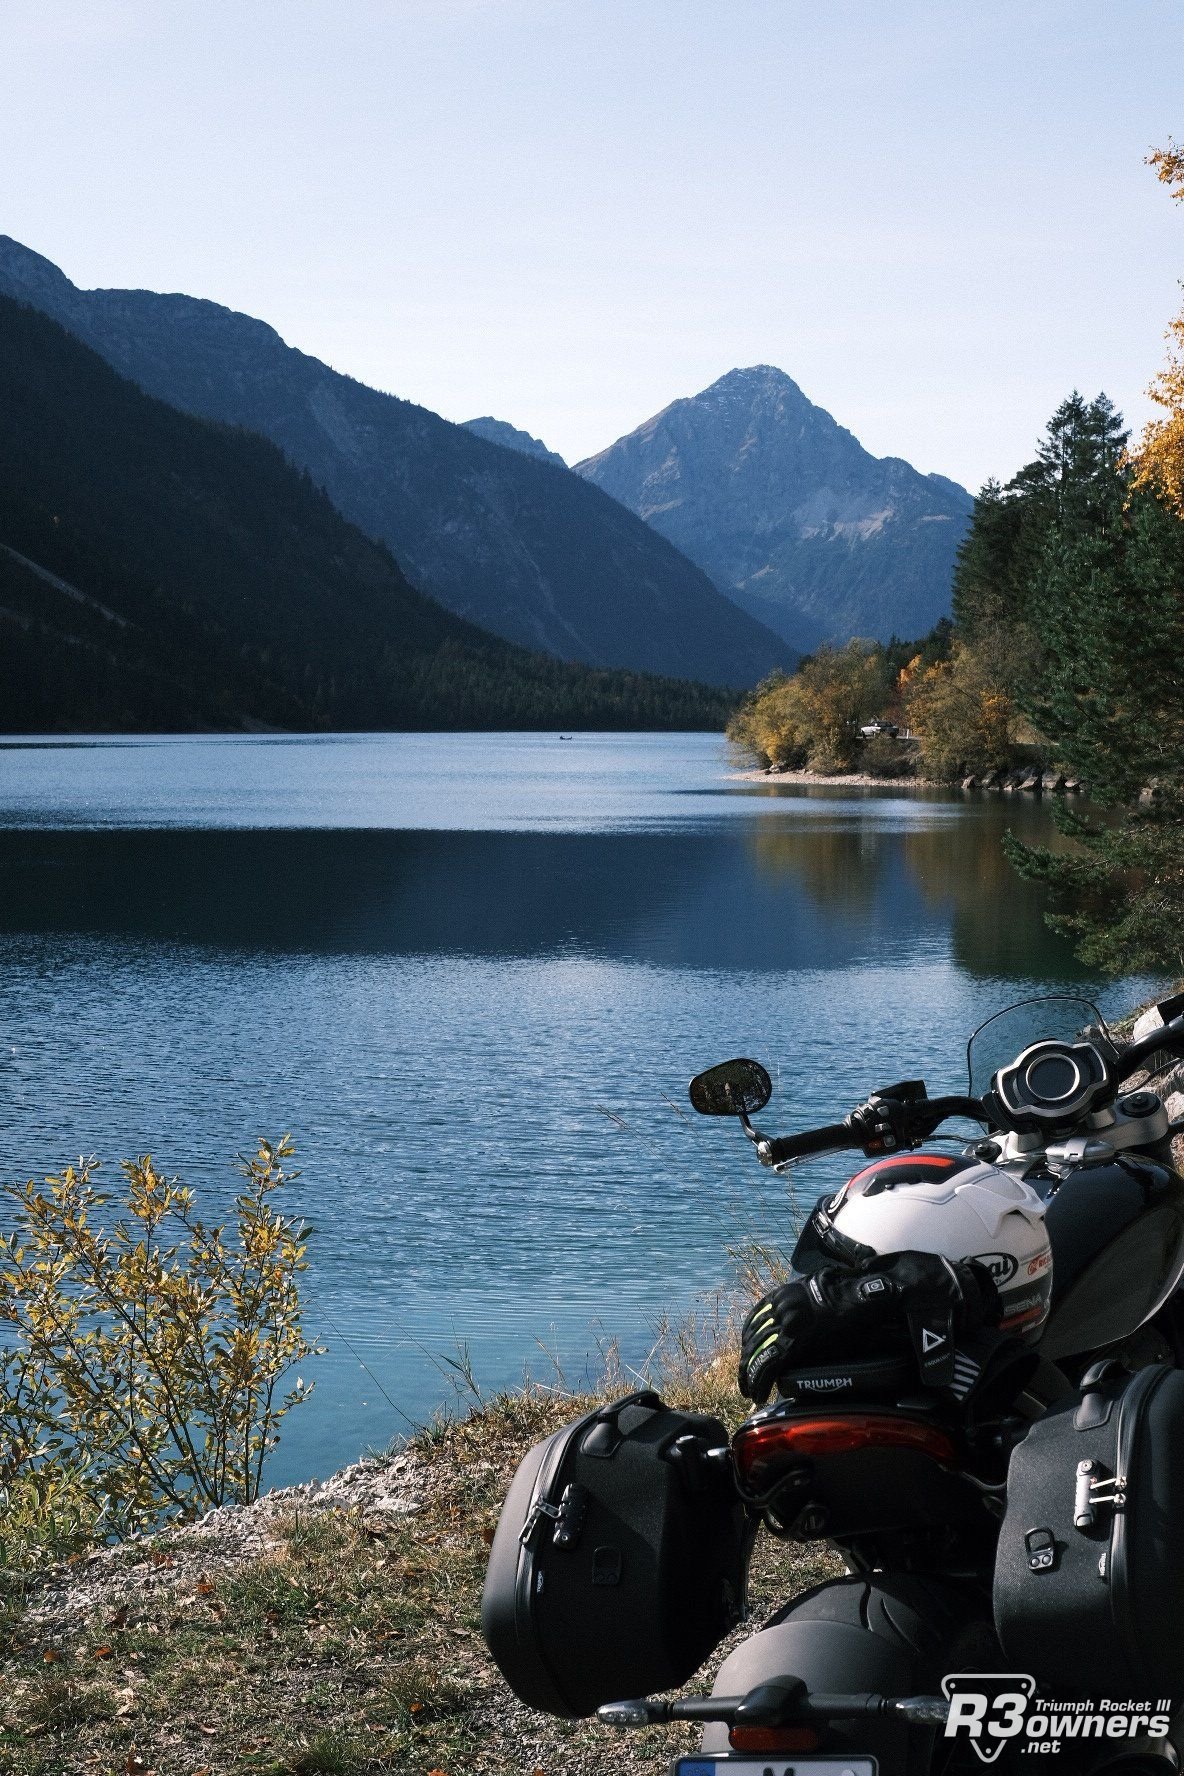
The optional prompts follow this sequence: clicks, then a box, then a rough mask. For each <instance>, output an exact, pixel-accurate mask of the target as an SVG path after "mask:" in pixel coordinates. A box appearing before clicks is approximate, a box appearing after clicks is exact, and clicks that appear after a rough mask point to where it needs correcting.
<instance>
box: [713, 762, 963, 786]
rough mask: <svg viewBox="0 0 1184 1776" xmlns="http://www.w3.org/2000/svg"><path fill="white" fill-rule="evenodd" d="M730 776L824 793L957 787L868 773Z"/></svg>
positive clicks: (748, 773) (758, 771)
mask: <svg viewBox="0 0 1184 1776" xmlns="http://www.w3.org/2000/svg"><path fill="white" fill-rule="evenodd" d="M728 775H729V776H730V777H731V778H732V779H733V781H735V782H738V783H794V784H801V785H804V786H806V787H810V786H814V785H817V786H819V787H821V788H823V789H894V790H909V789H945V790H949V789H951V788H952V787H956V786H955V785H951V784H948V783H938V782H936V781H935V780H934V779H933V778H931V777H871V776H869V775H868V773H867V772H866V771H844V772H840V773H839V774H838V775H837V776H835V777H827V776H823V774H822V773H821V772H820V771H765V770H761V769H760V768H759V767H753V769H752V770H748V771H737V770H733V771H730V772H729V773H728Z"/></svg>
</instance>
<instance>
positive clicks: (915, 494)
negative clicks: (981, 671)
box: [575, 364, 974, 648]
mask: <svg viewBox="0 0 1184 1776" xmlns="http://www.w3.org/2000/svg"><path fill="white" fill-rule="evenodd" d="M575 467H576V473H577V474H579V475H582V476H583V477H584V478H585V479H587V480H589V481H592V482H594V483H595V484H596V486H597V487H600V488H603V490H604V492H605V493H610V494H612V496H613V498H614V499H616V500H619V501H620V502H621V503H622V504H623V505H626V506H628V507H629V508H630V510H631V511H634V512H636V513H637V514H638V516H639V517H641V518H644V519H645V520H646V522H647V523H648V524H650V525H652V526H653V528H654V529H655V530H657V531H660V532H661V534H662V535H663V536H664V537H668V538H669V540H670V541H671V542H672V543H674V544H675V546H676V547H677V548H679V549H681V550H682V552H683V553H684V554H685V555H687V556H689V558H690V559H691V560H692V561H694V562H697V563H698V565H699V566H700V567H701V568H702V569H703V570H704V572H705V573H707V574H709V575H710V577H711V579H712V580H713V581H714V582H715V584H716V585H717V586H718V587H720V589H721V590H722V591H724V592H726V593H727V594H728V596H729V597H730V598H732V599H734V600H735V602H736V603H737V604H739V605H740V606H741V607H742V608H743V609H744V610H746V611H747V612H748V613H749V614H750V615H752V616H755V617H757V618H759V620H760V621H761V622H762V623H765V624H767V625H768V626H769V628H771V629H774V630H775V631H776V632H777V633H778V634H779V635H780V636H782V638H783V639H785V640H786V641H788V642H790V643H791V644H792V645H793V646H795V647H798V648H802V647H805V648H810V647H813V646H815V645H816V644H817V643H818V642H820V641H834V640H845V639H846V638H848V637H850V636H852V635H866V636H873V637H876V638H877V639H879V640H882V641H887V640H889V639H890V637H891V636H892V635H893V634H896V635H898V636H902V637H912V636H919V635H922V634H924V633H925V632H926V631H927V630H929V629H931V628H932V626H933V624H934V623H935V622H936V621H937V619H938V618H939V617H943V616H947V615H948V614H949V608H950V583H951V577H952V574H953V567H954V558H955V556H956V554H957V550H958V545H959V544H960V543H961V541H962V538H963V535H964V534H965V531H966V526H967V523H968V521H969V517H970V512H971V509H972V507H973V505H974V501H973V499H972V498H971V496H970V494H969V493H968V492H967V491H966V489H965V488H964V487H960V486H959V485H958V483H957V482H956V481H950V480H948V479H947V478H946V477H945V476H944V475H922V474H920V473H919V472H918V471H917V470H916V469H914V468H913V467H912V466H911V465H910V464H909V463H907V462H905V461H904V460H903V459H902V458H901V457H896V456H885V457H876V456H873V455H871V453H870V452H869V451H867V450H865V449H864V448H863V446H862V444H860V442H859V440H858V439H857V438H856V437H855V436H854V435H853V434H852V433H851V432H849V431H847V430H846V428H845V427H843V426H841V425H839V424H838V422H837V421H836V420H834V419H832V417H831V415H830V414H829V413H827V412H825V410H824V409H823V408H821V407H817V406H815V405H814V403H813V402H812V401H810V400H809V399H808V398H807V397H806V396H805V395H804V394H803V393H802V391H801V389H800V388H799V387H798V385H797V383H796V382H794V381H793V379H792V378H791V377H789V376H787V375H786V374H785V373H784V371H782V370H777V369H774V368H772V367H771V366H770V365H767V364H761V365H757V366H755V367H753V368H751V369H747V370H733V371H730V372H729V374H728V375H726V376H722V377H720V379H719V381H718V382H713V383H712V384H711V387H710V388H707V389H704V390H703V391H702V393H700V394H698V395H692V396H691V397H689V398H688V399H685V400H680V401H675V402H673V403H672V404H671V405H670V406H669V407H665V408H663V410H662V412H661V413H658V414H655V415H654V417H653V418H652V419H648V420H646V422H645V423H644V425H640V426H638V427H637V429H636V430H635V431H632V432H630V433H628V435H627V436H625V437H623V438H619V439H618V440H617V442H616V443H615V444H611V445H610V446H609V448H608V449H607V450H603V451H601V452H600V454H599V455H597V456H591V457H589V458H588V459H587V460H586V461H584V462H581V463H577V464H576V465H575Z"/></svg>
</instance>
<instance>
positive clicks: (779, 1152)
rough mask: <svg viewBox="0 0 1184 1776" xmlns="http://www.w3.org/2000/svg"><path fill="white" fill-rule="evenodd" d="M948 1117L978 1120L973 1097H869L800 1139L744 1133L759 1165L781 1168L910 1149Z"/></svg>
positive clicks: (979, 1115)
mask: <svg viewBox="0 0 1184 1776" xmlns="http://www.w3.org/2000/svg"><path fill="white" fill-rule="evenodd" d="M952 1116H964V1117H969V1118H970V1119H971V1120H972V1121H982V1120H984V1112H983V1106H982V1104H981V1102H980V1101H979V1099H978V1098H967V1097H946V1098H918V1099H915V1100H913V1101H908V1102H904V1101H900V1100H898V1099H895V1098H891V1097H888V1096H884V1097H872V1098H869V1099H868V1101H867V1103H866V1104H861V1105H860V1107H859V1108H858V1110H853V1111H852V1112H851V1114H850V1116H848V1117H847V1118H846V1119H845V1120H844V1121H843V1122H832V1123H828V1124H827V1126H826V1127H825V1128H817V1129H805V1130H804V1131H803V1132H802V1133H801V1134H800V1135H761V1134H758V1132H757V1131H756V1130H755V1129H753V1128H751V1126H749V1127H748V1128H747V1129H746V1133H748V1135H749V1138H750V1139H751V1140H752V1141H753V1142H754V1143H755V1146H756V1150H757V1157H758V1158H759V1160H760V1162H761V1164H762V1165H768V1166H778V1165H785V1164H787V1163H788V1162H789V1161H791V1160H795V1159H806V1158H808V1157H809V1156H810V1155H811V1154H814V1153H840V1152H843V1151H844V1150H846V1149H851V1148H856V1149H858V1150H859V1151H861V1152H862V1153H864V1154H865V1155H866V1156H867V1157H868V1158H869V1159H872V1158H877V1157H879V1156H880V1155H881V1154H885V1153H898V1152H900V1151H901V1149H905V1150H907V1149H908V1148H910V1147H915V1146H916V1145H917V1144H918V1142H920V1141H924V1140H927V1139H928V1137H929V1136H930V1135H932V1134H933V1132H934V1130H935V1129H937V1128H939V1127H940V1125H941V1124H942V1123H943V1122H945V1121H947V1120H948V1119H949V1118H950V1117H952ZM744 1120H745V1121H746V1120H747V1119H744Z"/></svg>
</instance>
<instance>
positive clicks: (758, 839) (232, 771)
mask: <svg viewBox="0 0 1184 1776" xmlns="http://www.w3.org/2000/svg"><path fill="white" fill-rule="evenodd" d="M1046 818H1047V817H1046V815H1045V814H1044V813H1043V811H1042V810H1041V809H1040V807H1039V806H1038V805H1036V806H1033V805H1032V804H1031V803H1029V802H1021V801H1019V800H1016V799H1009V800H1008V801H1007V802H1006V803H1003V802H1002V801H1000V800H987V799H977V798H970V797H968V798H964V799H963V798H957V797H955V798H943V797H941V796H937V795H932V796H930V795H926V796H916V795H913V796H907V797H906V796H900V795H896V794H894V793H891V792H887V791H876V792H862V791H846V792H842V791H832V792H818V791H814V790H811V791H809V792H802V791H800V790H799V791H796V792H795V791H793V790H791V789H790V788H788V787H779V788H777V787H773V786H771V785H766V784H764V783H758V784H744V783H737V782H736V781H735V780H734V779H731V778H729V776H728V767H727V760H726V756H725V750H724V747H723V743H722V741H721V740H720V739H719V738H718V737H717V736H713V735H690V736H687V735H672V736H665V735H643V736H636V735H633V736H603V735H577V736H576V737H575V738H574V739H572V740H570V741H560V740H559V739H558V738H556V737H555V736H546V735H513V734H511V735H427V736H424V735H383V736H359V737H341V736H334V737H330V738H315V739H292V738H283V739H276V738H271V737H264V738H254V737H252V738H227V737H210V738H207V737H196V738H179V739H171V738H170V739H163V740H157V739H147V740H139V739H136V740H100V741H96V742H88V741H81V742H80V741H70V742H54V741H36V742H29V743H3V744H0V1179H3V1180H4V1181H11V1180H12V1179H15V1178H23V1177H26V1176H33V1175H36V1174H38V1173H42V1172H44V1171H47V1170H51V1169H54V1168H55V1167H57V1166H58V1165H60V1164H62V1163H64V1162H65V1161H66V1160H68V1159H69V1158H71V1157H73V1156H76V1155H77V1154H78V1153H80V1152H92V1151H94V1152H98V1153H100V1154H101V1155H103V1156H105V1158H106V1159H107V1160H108V1162H109V1164H110V1166H111V1167H112V1168H114V1164H115V1161H116V1160H117V1159H118V1158H120V1157H123V1156H125V1155H128V1154H131V1153H137V1152H144V1151H147V1150H151V1152H152V1153H153V1154H154V1155H155V1157H156V1159H157V1162H158V1163H159V1164H160V1165H161V1166H162V1167H163V1168H164V1169H165V1170H168V1171H170V1172H171V1171H177V1172H180V1173H182V1174H183V1175H184V1176H185V1178H186V1179H187V1180H188V1181H189V1182H190V1183H192V1184H194V1185H195V1186H197V1187H198V1189H199V1191H200V1193H201V1198H202V1202H203V1205H204V1206H205V1207H206V1209H207V1211H210V1212H212V1211H213V1210H215V1209H218V1208H222V1209H224V1208H225V1206H226V1205H227V1204H228V1203H229V1202H230V1200H231V1199H232V1197H233V1194H234V1191H235V1187H236V1178H235V1174H234V1171H233V1165H232V1161H233V1156H234V1154H235V1153H236V1152H237V1151H239V1150H240V1149H242V1148H243V1147H245V1146H246V1145H248V1144H249V1143H250V1142H251V1141H252V1140H253V1138H254V1137H255V1136H256V1135H257V1134H259V1133H280V1132H282V1131H284V1130H288V1129H291V1130H292V1131H293V1132H294V1133H295V1135H296V1138H297V1142H298V1146H299V1163H300V1165H301V1166H302V1168H303V1176H302V1177H301V1179H300V1180H299V1182H298V1183H297V1184H296V1185H294V1186H293V1187H292V1197H293V1199H294V1206H299V1208H300V1209H301V1210H302V1211H303V1212H304V1213H305V1214H307V1215H308V1216H309V1218H310V1219H311V1220H312V1221H313V1222H314V1223H315V1225H316V1228H317V1232H316V1236H315V1239H314V1242H313V1248H312V1266H311V1270H310V1272H309V1280H308V1296H309V1322H310V1325H311V1326H312V1328H313V1329H314V1330H315V1331H316V1332H318V1333H319V1334H320V1335H321V1336H322V1338H323V1340H324V1342H325V1343H326V1344H327V1345H328V1346H329V1354H328V1355H327V1356H326V1357H324V1358H323V1359H322V1360H321V1361H320V1362H319V1363H317V1364H315V1365H313V1366H312V1367H311V1371H310V1372H311V1373H312V1374H314V1375H315V1376H316V1380H317V1392H316V1393H315V1395H314V1397H313V1399H312V1400H311V1402H310V1403H309V1404H308V1405H307V1406H305V1407H303V1408H301V1409H300V1410H299V1411H297V1412H295V1413H293V1414H292V1416H291V1417H290V1418H289V1419H288V1421H287V1427H286V1430H285V1434H284V1440H283V1444H282V1447H281V1449H280V1450H279V1452H278V1453H277V1456H276V1457H275V1458H274V1461H273V1465H272V1468H271V1470H270V1472H271V1478H272V1479H273V1480H274V1481H275V1482H276V1483H280V1482H283V1481H285V1480H289V1479H294V1478H300V1477H303V1476H306V1475H309V1474H312V1473H327V1472H330V1471H331V1470H332V1469H333V1468H335V1467H337V1466H339V1465H340V1464H341V1463H342V1462H344V1461H347V1460H350V1459H352V1458H353V1457H355V1456H356V1455H357V1454H358V1453H359V1451H360V1450H362V1449H363V1448H364V1447H367V1446H371V1447H373V1446H381V1445H383V1444H385V1443H386V1442H387V1441H389V1440H390V1438H392V1437H394V1436H396V1435H398V1434H399V1433H400V1432H401V1431H403V1430H405V1429H406V1428H407V1424H408V1422H409V1420H422V1419H423V1418H424V1417H425V1416H427V1415H428V1414H429V1413H430V1412H431V1410H432V1409H433V1407H435V1406H436V1405H438V1404H439V1403H440V1402H441V1401H443V1400H445V1399H448V1398H450V1397H451V1390H450V1387H449V1383H448V1380H447V1369H448V1362H447V1359H448V1358H449V1357H450V1356H455V1355H456V1353H457V1350H458V1348H459V1347H462V1346H467V1349H468V1352H469V1356H470V1358H471V1360H472V1364H473V1368H474V1370H475V1372H476V1374H477V1377H478V1378H479V1380H480V1382H481V1384H482V1385H483V1386H484V1387H487V1388H488V1387H496V1386H498V1385H501V1384H505V1383H510V1382H514V1381H516V1380H518V1379H520V1377H521V1375H522V1373H523V1367H524V1364H529V1365H530V1367H531V1369H532V1370H533V1371H534V1373H536V1374H538V1375H541V1376H543V1377H544V1378H549V1377H553V1375H554V1367H553V1363H554V1362H558V1364H559V1365H560V1367H561V1368H562V1372H563V1374H564V1376H565V1377H566V1379H567V1380H568V1381H569V1382H575V1381H578V1380H579V1379H580V1378H581V1377H583V1376H584V1375H585V1374H586V1373H587V1372H588V1371H589V1369H590V1368H591V1369H592V1370H595V1368H596V1366H597V1362H598V1358H597V1342H598V1340H603V1339H606V1338H608V1337H617V1338H619V1339H620V1341H621V1344H622V1347H623V1349H624V1351H625V1353H626V1355H627V1357H628V1358H629V1359H630V1360H634V1361H636V1360H639V1359H640V1358H641V1357H642V1356H643V1355H644V1353H645V1352H646V1350H648V1348H649V1346H650V1344H651V1343H652V1339H653V1328H654V1325H655V1322H656V1320H657V1318H658V1316H659V1315H660V1314H661V1313H662V1311H663V1310H665V1309H678V1308H680V1307H683V1306H686V1305H687V1304H689V1303H690V1302H692V1301H693V1300H695V1298H696V1297H697V1296H700V1295H702V1294H704V1293H709V1292H710V1291H712V1290H713V1289H715V1288H717V1287H718V1286H720V1285H721V1284H726V1283H727V1281H728V1278H729V1260H728V1257H727V1253H726V1249H725V1248H726V1247H727V1245H729V1244H730V1243H734V1242H735V1241H736V1240H738V1239H742V1238H744V1237H745V1236H747V1235H749V1234H756V1235H758V1236H760V1237H763V1238H766V1239H773V1238H783V1239H787V1240H788V1239H790V1238H791V1237H792V1229H791V1217H790V1212H789V1205H788V1199H787V1197H786V1195H785V1193H784V1186H783V1185H782V1184H781V1183H780V1182H779V1181H777V1180H770V1179H769V1177H768V1175H767V1174H763V1173H762V1172H761V1171H760V1168H759V1167H757V1166H756V1165H755V1164H754V1162H752V1161H751V1160H750V1159H749V1157H748V1149H747V1147H746V1145H745V1143H744V1142H743V1140H742V1139H741V1138H740V1136H739V1135H738V1133H737V1132H736V1131H734V1129H732V1128H731V1127H730V1126H727V1125H724V1124H720V1123H708V1122H705V1121H700V1120H694V1121H692V1120H691V1116H690V1112H689V1110H688V1109H687V1107H686V1099H685V1090H686V1082H687V1079H688V1077H689V1076H690V1075H691V1074H692V1073H693V1072H695V1071H696V1070H698V1069H699V1068H700V1067H702V1066H704V1065H706V1064H708V1063H710V1062H711V1061H714V1060H718V1059H721V1058H724V1057H726V1056H728V1055H731V1054H751V1055H756V1056H758V1057H760V1058H762V1059H764V1060H765V1061H766V1063H767V1064H768V1065H769V1066H770V1070H771V1071H772V1073H773V1075H774V1079H775V1081H776V1082H777V1096H776V1097H775V1099H774V1102H773V1105H772V1106H771V1107H770V1110H769V1111H768V1112H766V1114H765V1116H764V1117H763V1118H762V1122H763V1123H764V1124H765V1125H766V1126H768V1127H770V1128H774V1129H782V1130H787V1129H790V1128H800V1127H807V1126H810V1125H812V1124H814V1123H818V1122H832V1121H834V1120H836V1119H837V1118H838V1117H839V1116H841V1115H842V1114H844V1113H845V1112H846V1111H847V1110H848V1109H849V1108H850V1107H851V1105H852V1104H853V1103H855V1102H856V1101H857V1100H858V1099H859V1098H860V1097H862V1096H864V1095H866V1093H867V1091H868V1090H869V1089H870V1088H871V1087H872V1086H875V1085H877V1084H884V1083H887V1082H889V1081H890V1080H893V1079H897V1078H900V1077H902V1076H908V1075H915V1074H918V1073H923V1074H924V1075H925V1076H926V1078H927V1079H928V1081H929V1085H930V1089H931V1091H932V1090H951V1089H957V1088H958V1087H959V1086H960V1085H961V1082H962V1079H963V1077H964V1074H963V1064H964V1063H963V1053H964V1045H965V1038H966V1034H967V1033H968V1031H969V1029H970V1028H971V1026H972V1025H974V1024H975V1023H976V1022H977V1021H979V1020H980V1019H981V1018H982V1017H984V1016H986V1015H988V1014H989V1013H990V1012H991V1011H993V1010H995V1009H997V1008H998V1007H999V1006H1000V1005H1002V1004H1004V1003H1006V1002H1007V1001H1008V1000H1009V999H1012V998H1018V997H1020V996H1021V995H1022V994H1023V993H1025V992H1029V991H1041V990H1049V989H1052V988H1055V987H1056V986H1058V985H1061V984H1064V983H1068V982H1075V983H1078V984H1080V983H1081V982H1083V981H1084V980H1086V979H1087V978H1088V977H1086V976H1084V975H1083V974H1082V972H1081V971H1080V970H1079V969H1078V968H1076V967H1075V965H1074V964H1073V962H1072V959H1071V957H1070V956H1069V954H1068V952H1067V950H1066V948H1065V947H1064V946H1063V945H1062V944H1061V943H1060V942H1059V941H1058V940H1055V939H1054V938H1053V937H1052V936H1051V935H1050V934H1049V933H1048V932H1047V930H1046V929H1045V928H1044V926H1043V924H1042V921H1041V915H1040V900H1039V896H1038V895H1036V894H1035V892H1034V891H1032V890H1029V889H1028V888H1026V887H1025V886H1024V885H1023V884H1021V883H1019V882H1018V881H1017V880H1016V879H1015V878H1014V877H1013V876H1012V875H1011V873H1010V871H1009V870H1008V869H1007V867H1006V865H1005V864H1004V862H1003V860H1002V857H1001V855H1000V852H999V842H998V841H999V834H1000V831H1001V830H1002V828H1003V827H1004V826H1005V825H1007V824H1011V825H1013V826H1015V827H1017V828H1019V829H1021V830H1023V831H1025V832H1033V833H1041V834H1043V832H1044V831H1045V829H1046ZM1132 992H1133V989H1132V988H1131V987H1129V986H1128V987H1127V988H1126V989H1125V990H1124V989H1122V988H1118V989H1115V988H1110V989H1109V990H1108V992H1106V993H1104V994H1103V995H1102V997H1103V1000H1104V1002H1105V1003H1106V1004H1108V1005H1109V1006H1110V1007H1112V1008H1117V1007H1122V1006H1125V1005H1126V1004H1127V1003H1128V1002H1129V1000H1130V999H1131V997H1132ZM841 1165H842V1162H841V1161H837V1162H836V1161H833V1160H832V1161H827V1162H820V1163H819V1164H818V1165H816V1166H814V1167H812V1168H810V1169H809V1170H807V1171H805V1172H801V1173H799V1174H798V1189H799V1192H801V1191H803V1189H804V1191H805V1192H806V1194H808V1195H813V1194H814V1193H815V1192H816V1191H817V1190H819V1189H821V1188H823V1187H824V1186H825V1185H827V1184H828V1183H833V1181H834V1179H835V1177H836V1175H837V1171H838V1169H839V1168H840V1167H841ZM548 1353H549V1354H548ZM386 1396H389V1400H388V1398H387V1397H386ZM391 1402H394V1404H392V1403H391Z"/></svg>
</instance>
